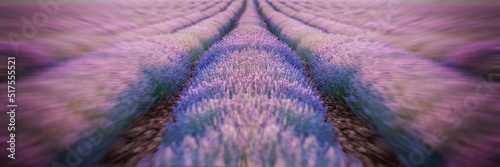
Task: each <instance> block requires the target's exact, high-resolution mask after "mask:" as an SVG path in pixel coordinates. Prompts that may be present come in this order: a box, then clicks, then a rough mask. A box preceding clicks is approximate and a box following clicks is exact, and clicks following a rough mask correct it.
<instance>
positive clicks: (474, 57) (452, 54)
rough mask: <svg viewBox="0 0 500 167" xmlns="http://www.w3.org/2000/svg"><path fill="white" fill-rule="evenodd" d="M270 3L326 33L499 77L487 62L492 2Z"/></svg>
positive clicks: (494, 21) (492, 39)
mask: <svg viewBox="0 0 500 167" xmlns="http://www.w3.org/2000/svg"><path fill="white" fill-rule="evenodd" d="M279 2H280V3H279ZM282 4H284V5H282ZM273 5H275V6H276V5H279V6H280V7H278V8H279V10H280V11H282V12H284V13H286V14H287V15H289V16H292V17H294V18H297V19H300V20H302V21H306V20H307V21H306V22H307V23H308V24H311V25H314V26H317V27H321V28H323V29H325V30H327V31H328V32H329V33H340V34H344V35H358V36H359V35H361V36H363V35H364V36H374V37H378V38H379V39H382V40H385V41H387V42H389V43H391V44H393V45H395V46H397V47H400V48H403V49H405V50H407V51H410V52H414V53H418V54H419V55H420V56H424V57H427V58H430V59H432V60H437V61H442V62H445V63H447V64H452V65H455V66H459V67H462V68H465V69H467V70H469V71H472V72H476V73H483V74H484V73H494V75H495V78H499V77H500V74H499V73H498V69H499V67H498V65H495V64H493V63H491V62H495V61H496V57H495V56H494V54H495V53H497V52H498V46H500V43H499V42H498V41H500V38H498V36H499V35H500V32H499V31H497V29H499V28H500V24H498V18H499V17H498V16H500V12H498V11H497V10H496V9H497V8H498V7H499V5H498V4H492V3H481V2H476V3H468V4H459V3H432V2H419V3H408V2H363V3H360V2H342V1H336V0H332V1H309V2H308V3H304V2H290V1H273ZM283 6H288V7H290V8H286V7H283ZM276 7H277V6H276ZM294 10H296V11H294ZM463 11H468V12H465V13H464V12H463ZM325 19H326V20H325ZM328 20H331V21H328ZM332 21H333V22H334V23H335V24H331V22H332ZM337 23H339V24H337ZM343 24H345V25H349V26H350V28H349V27H348V26H344V25H343ZM360 29H362V30H364V31H359V30H360Z"/></svg>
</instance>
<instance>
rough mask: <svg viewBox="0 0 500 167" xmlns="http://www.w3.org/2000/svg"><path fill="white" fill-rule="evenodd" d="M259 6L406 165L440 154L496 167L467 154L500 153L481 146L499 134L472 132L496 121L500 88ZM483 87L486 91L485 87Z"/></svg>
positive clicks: (328, 87)
mask: <svg viewBox="0 0 500 167" xmlns="http://www.w3.org/2000/svg"><path fill="white" fill-rule="evenodd" d="M259 6H260V8H261V11H262V13H263V14H264V15H265V17H266V20H267V22H268V23H269V24H270V27H271V29H272V30H273V32H275V33H276V34H277V35H278V36H279V37H280V38H281V39H282V40H284V41H285V42H287V44H289V45H290V46H291V47H292V48H294V49H296V50H297V51H298V53H300V54H301V56H302V57H304V59H305V60H307V61H308V64H309V66H310V67H311V72H312V74H313V76H314V80H315V81H316V82H317V83H319V84H320V89H321V90H322V91H323V92H326V93H327V94H328V95H329V96H330V97H331V98H334V99H340V100H342V101H344V102H346V103H347V104H348V105H349V106H350V107H351V108H352V109H353V110H354V111H355V112H356V114H358V115H360V116H362V117H363V118H365V119H366V120H368V122H370V123H371V124H372V126H373V127H374V128H375V129H376V130H377V131H379V133H380V134H381V135H382V136H383V137H384V140H385V142H386V143H387V144H388V145H389V146H390V147H391V148H392V149H393V150H394V151H395V153H396V154H398V155H399V159H400V161H401V162H402V163H403V164H404V165H406V166H428V165H439V164H440V163H441V158H440V156H439V154H442V155H443V156H444V158H445V160H446V163H447V164H448V165H453V164H455V165H456V164H468V162H465V159H470V158H476V160H478V159H477V158H479V159H480V160H478V161H476V162H475V163H481V164H484V165H488V164H494V163H495V161H494V160H492V159H490V158H489V157H490V156H487V157H483V156H482V157H475V156H473V155H472V154H471V153H470V152H474V153H476V154H482V155H484V154H490V155H498V154H499V153H498V152H497V151H494V150H490V149H483V147H482V146H477V145H483V144H484V145H483V146H486V145H488V144H486V143H489V144H494V143H497V142H496V141H494V140H489V139H488V137H484V136H490V137H493V136H495V135H496V134H498V131H496V130H487V131H475V130H473V129H478V128H479V126H478V125H479V124H480V123H485V122H482V121H481V120H489V119H488V118H486V117H484V115H483V114H486V115H489V116H491V117H495V118H496V117H498V112H497V111H495V110H492V109H491V106H489V105H487V104H488V102H489V101H491V100H494V99H495V98H497V97H498V95H495V94H492V93H493V92H494V89H495V88H497V87H498V86H493V84H492V83H487V81H484V80H485V79H484V78H483V81H477V80H474V79H473V78H470V77H467V76H463V75H462V73H460V72H458V71H455V70H453V69H450V68H446V67H443V66H441V65H440V64H437V63H435V62H432V61H430V60H426V59H423V58H421V57H420V56H418V55H414V54H411V53H408V52H405V51H401V50H399V49H397V48H394V47H392V46H390V45H386V44H384V43H380V42H377V41H370V40H365V39H359V38H357V37H350V36H343V35H336V34H327V33H325V32H322V31H321V30H318V29H315V28H313V27H310V26H307V25H305V24H303V23H301V22H299V21H297V20H294V19H292V18H289V17H287V16H286V15H284V14H282V13H279V12H276V11H275V10H274V9H273V8H272V7H271V6H270V4H268V3H267V2H265V1H259ZM485 82H486V83H487V85H488V86H486V85H485V86H481V85H482V84H483V83H485ZM490 82H491V80H490ZM480 88H481V89H485V88H491V89H489V90H490V91H489V92H487V93H486V94H483V95H484V96H483V95H479V94H476V90H477V89H480ZM470 98H473V99H476V100H475V102H477V103H475V104H477V105H474V112H473V113H472V111H470V110H467V108H468V107H467V106H468V104H467V100H466V99H470ZM457 106H458V107H457ZM465 114H467V115H465ZM481 115H483V116H481ZM465 122H467V123H465ZM489 123H491V124H494V122H489ZM461 125H462V126H461ZM469 125H470V126H469ZM472 125H474V126H472ZM444 127H446V128H444ZM489 127H491V126H489ZM481 129H482V128H481ZM472 136H474V137H472ZM480 136H483V137H484V138H482V137H480ZM470 138H474V140H471V139H470ZM473 141H482V143H481V144H478V143H477V142H473ZM473 145H474V146H473ZM465 150H467V151H465ZM437 153H439V154H437ZM416 157H418V159H417V158H416Z"/></svg>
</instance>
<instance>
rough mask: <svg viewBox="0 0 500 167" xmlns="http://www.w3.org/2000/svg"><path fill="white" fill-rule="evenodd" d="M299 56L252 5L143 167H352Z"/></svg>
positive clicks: (206, 63)
mask: <svg viewBox="0 0 500 167" xmlns="http://www.w3.org/2000/svg"><path fill="white" fill-rule="evenodd" d="M304 70H305V69H304V67H303V66H302V62H301V61H300V60H299V58H298V56H297V55H296V54H295V53H294V52H293V51H292V50H291V49H290V48H288V47H287V46H286V45H285V44H284V43H282V42H280V41H279V40H278V39H277V38H276V37H275V36H273V35H272V34H271V33H270V32H269V31H267V29H266V27H265V25H264V23H263V21H262V20H261V19H260V16H259V14H258V13H257V10H256V8H255V3H254V2H253V1H247V7H246V11H245V12H244V13H243V15H242V17H241V18H240V20H239V22H238V26H237V27H236V28H235V29H234V30H233V31H231V33H230V34H228V35H227V36H226V37H224V38H223V39H222V40H221V41H220V42H218V43H217V44H215V45H214V46H213V47H211V48H210V49H209V51H208V52H206V53H205V54H204V56H203V57H202V58H201V60H200V61H199V62H198V66H197V68H196V77H195V78H193V82H192V83H191V85H190V86H189V87H188V89H187V90H186V91H185V92H184V93H183V96H182V97H181V100H180V101H179V105H178V106H177V107H176V108H174V112H175V115H176V122H175V123H172V122H171V123H168V124H167V129H168V130H167V134H166V139H165V141H164V142H163V144H162V146H161V147H160V150H159V151H158V153H157V155H156V156H155V157H154V158H153V159H152V160H148V161H144V162H142V163H141V164H142V165H143V166H198V165H216V166H241V165H243V166H291V165H298V166H351V165H353V166H354V165H359V163H358V162H357V161H354V160H350V159H348V158H346V157H345V156H344V155H343V153H342V151H341V150H340V148H339V146H338V145H337V143H336V142H335V141H334V132H333V130H332V129H333V126H332V123H331V122H330V123H324V120H325V118H324V117H323V116H324V114H325V111H326V109H325V108H324V107H323V106H322V104H321V101H320V99H319V96H318V95H317V94H316V92H315V91H314V89H313V88H312V86H311V85H309V84H308V79H307V78H305V76H304V73H305V72H304Z"/></svg>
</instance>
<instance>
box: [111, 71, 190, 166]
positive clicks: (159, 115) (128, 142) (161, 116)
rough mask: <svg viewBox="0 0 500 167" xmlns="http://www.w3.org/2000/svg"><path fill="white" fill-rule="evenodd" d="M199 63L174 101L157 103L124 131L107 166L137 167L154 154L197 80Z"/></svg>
mask: <svg viewBox="0 0 500 167" xmlns="http://www.w3.org/2000/svg"><path fill="white" fill-rule="evenodd" d="M195 67H196V64H193V65H192V66H191V71H190V75H189V76H188V79H187V82H185V83H184V84H183V85H182V89H181V90H180V91H178V92H177V94H176V95H175V96H173V98H170V99H166V100H163V101H160V102H157V103H156V104H155V105H153V106H152V107H151V108H150V109H149V111H148V112H147V113H146V114H145V115H144V116H143V117H142V118H140V119H139V120H137V121H135V122H134V123H133V124H132V127H130V128H129V129H128V130H126V131H125V132H123V133H122V134H121V135H120V137H119V141H118V142H117V143H116V144H115V145H114V146H113V147H111V149H110V150H108V152H107V153H106V156H105V157H104V160H103V161H102V164H104V165H112V164H113V165H136V164H137V163H138V162H139V161H141V160H142V159H144V158H146V157H148V156H152V155H154V154H155V153H156V152H157V151H158V148H159V146H160V145H161V142H162V141H163V140H164V139H165V132H166V130H167V129H166V128H167V127H166V124H167V122H168V121H174V122H175V119H174V113H173V111H172V108H173V107H175V106H177V101H179V99H180V97H181V95H182V92H183V90H184V89H186V88H187V86H188V85H189V84H190V82H189V81H190V80H191V78H193V77H194V75H193V71H194V69H195Z"/></svg>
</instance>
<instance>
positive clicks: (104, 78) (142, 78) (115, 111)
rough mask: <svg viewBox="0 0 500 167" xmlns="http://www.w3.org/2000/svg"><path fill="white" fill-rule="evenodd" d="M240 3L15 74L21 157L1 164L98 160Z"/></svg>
mask: <svg viewBox="0 0 500 167" xmlns="http://www.w3.org/2000/svg"><path fill="white" fill-rule="evenodd" d="M242 6H243V4H242V1H234V2H232V3H231V5H230V6H229V7H228V8H227V9H226V10H225V11H224V12H222V13H218V14H216V15H215V16H213V17H211V18H209V19H206V20H204V21H202V22H199V23H197V24H196V25H195V26H191V27H188V28H186V29H183V30H180V31H178V32H176V33H174V34H168V35H160V36H156V37H149V38H144V39H138V40H136V41H130V42H127V43H121V44H119V45H115V46H113V47H112V48H108V49H105V50H101V51H99V52H94V53H90V54H88V55H84V56H81V57H80V58H77V59H74V60H70V61H68V62H67V63H65V64H62V65H59V66H56V67H52V68H48V69H47V70H46V71H43V72H39V73H37V75H35V76H28V77H27V78H22V79H21V80H17V81H18V83H17V84H16V88H18V91H17V92H16V95H17V100H18V101H17V104H19V108H18V109H19V110H22V111H23V112H19V113H17V117H16V118H18V119H17V120H16V121H17V123H19V124H21V125H23V126H19V127H18V129H16V130H17V133H16V139H18V140H20V141H23V142H22V143H16V144H17V145H16V148H17V149H18V153H19V154H18V156H17V158H19V159H23V160H24V161H8V162H11V163H13V164H7V165H16V166H19V165H21V166H30V165H35V164H36V165H40V164H45V165H46V164H52V165H69V166H75V165H77V166H78V165H79V166H89V165H92V164H93V163H96V162H98V161H99V160H100V158H101V157H102V155H103V154H104V153H105V152H106V150H107V149H108V148H109V147H110V146H111V144H112V142H113V139H114V138H115V137H116V136H117V135H118V134H120V132H121V131H122V130H123V129H124V128H126V126H127V125H129V124H130V122H132V121H133V120H134V119H135V118H137V117H139V116H141V115H142V114H143V113H144V112H145V111H147V110H148V109H149V107H150V106H151V105H152V104H153V103H154V102H155V101H157V100H160V99H165V98H169V97H171V96H172V95H173V94H174V93H175V92H176V91H179V89H180V86H181V84H182V83H183V82H185V81H186V79H187V75H188V74H189V71H190V66H191V64H192V63H191V62H192V61H193V60H194V59H196V58H197V57H198V56H199V55H200V54H202V53H203V51H204V49H206V48H208V47H209V46H210V45H211V44H213V43H214V42H215V41H217V40H218V39H220V38H221V37H222V36H223V35H224V34H225V33H227V32H228V31H229V28H230V26H231V25H232V24H234V21H235V19H236V16H237V14H238V13H239V12H240V11H241V10H242ZM4 101H7V100H6V99H5V100H4ZM1 133H2V134H1V136H8V134H5V133H4V131H2V132H1ZM51 141H58V142H57V143H55V142H51ZM61 152H62V153H61ZM58 154H59V157H58V158H57V155H58ZM78 157H79V158H78ZM53 160H56V161H53ZM5 162H7V161H5ZM45 165H41V166H45Z"/></svg>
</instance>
